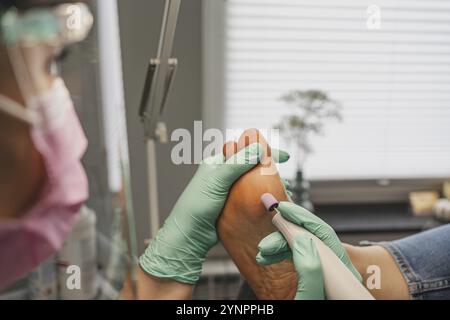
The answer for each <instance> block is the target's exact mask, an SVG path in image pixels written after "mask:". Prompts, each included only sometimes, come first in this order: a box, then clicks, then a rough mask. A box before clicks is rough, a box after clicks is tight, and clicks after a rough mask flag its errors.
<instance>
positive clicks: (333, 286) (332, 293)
mask: <svg viewBox="0 0 450 320" xmlns="http://www.w3.org/2000/svg"><path fill="white" fill-rule="evenodd" d="M265 195H267V194H265ZM265 195H263V196H265ZM270 196H272V195H270ZM266 197H268V196H266ZM272 198H273V199H275V198H274V197H273V196H272ZM262 200H263V203H264V205H265V206H266V208H267V209H269V210H270V211H273V210H274V211H275V212H276V214H275V216H274V217H273V218H272V223H273V224H274V225H275V226H276V227H277V228H278V230H279V231H280V232H281V233H282V234H283V236H284V238H285V239H286V241H287V243H288V244H289V246H290V247H291V249H292V248H293V247H294V241H295V237H296V236H297V235H300V234H307V235H308V236H310V237H311V239H313V241H314V244H315V245H316V248H317V251H318V253H319V256H320V262H321V264H322V272H323V281H324V286H325V292H326V296H327V299H330V300H374V297H373V296H372V295H371V294H370V293H369V291H368V290H367V289H366V288H365V287H364V286H363V285H362V284H361V283H360V282H359V280H358V279H357V278H356V277H355V276H354V275H353V273H352V272H351V271H350V270H349V269H348V268H347V267H346V266H345V265H344V263H343V262H342V261H341V260H340V259H339V258H338V257H337V256H336V255H335V254H334V252H333V251H332V250H331V249H330V248H329V247H328V246H326V245H325V244H324V243H323V242H322V241H321V240H320V239H319V238H317V237H316V236H315V235H313V234H312V233H310V232H309V231H307V230H305V229H303V228H302V227H300V226H298V225H296V224H294V223H292V222H290V221H287V220H286V219H284V218H283V216H282V215H281V214H280V212H279V211H278V210H277V209H276V204H277V203H278V202H276V203H275V205H274V203H272V204H270V201H268V200H267V198H266V199H263V198H262ZM275 201H276V199H275Z"/></svg>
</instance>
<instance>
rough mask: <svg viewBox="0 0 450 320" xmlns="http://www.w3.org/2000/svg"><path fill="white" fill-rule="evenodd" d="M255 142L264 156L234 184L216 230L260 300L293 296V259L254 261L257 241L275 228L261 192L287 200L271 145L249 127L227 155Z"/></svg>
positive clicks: (231, 143) (228, 148) (225, 148)
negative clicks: (272, 156) (269, 263)
mask: <svg viewBox="0 0 450 320" xmlns="http://www.w3.org/2000/svg"><path fill="white" fill-rule="evenodd" d="M254 142H259V143H260V144H261V145H262V146H263V147H264V149H265V157H264V159H263V160H262V161H261V164H259V165H258V166H257V167H255V168H254V169H253V170H251V171H249V172H248V173H246V174H245V175H243V176H242V177H241V178H240V179H239V180H238V181H237V182H236V183H235V184H234V185H233V187H232V189H231V191H230V194H229V196H228V199H227V202H226V204H225V207H224V209H223V211H222V214H221V216H220V218H219V220H218V223H217V230H218V234H219V238H220V240H221V241H222V244H223V246H224V247H225V249H226V250H227V251H228V253H229V254H230V256H231V258H232V259H233V261H234V262H235V264H236V265H237V267H238V268H239V271H240V272H241V274H242V275H243V276H244V278H245V279H246V280H247V282H248V283H249V285H250V287H251V288H252V289H253V291H254V293H255V294H256V296H257V297H258V299H276V300H278V299H293V298H294V296H295V293H296V290H297V274H296V272H295V270H294V266H293V264H292V261H288V260H285V261H282V262H280V263H277V264H274V265H271V266H261V265H259V264H258V263H257V262H256V260H255V257H256V254H257V253H258V243H259V242H260V241H261V240H262V239H263V238H264V237H265V236H267V235H268V234H270V233H271V232H273V231H275V230H276V229H275V227H274V226H273V225H272V221H271V215H270V214H269V213H268V212H267V211H266V209H265V208H264V206H263V205H262V204H261V201H260V197H261V195H262V194H263V193H265V192H270V193H272V194H273V195H274V196H275V197H276V198H277V199H278V200H280V201H287V200H288V196H287V195H286V191H285V189H284V186H283V184H282V182H281V180H280V176H279V175H278V172H277V171H276V167H275V165H274V163H273V161H272V159H271V158H270V154H271V151H270V147H269V146H268V144H267V142H266V140H265V139H264V137H263V136H262V135H261V134H260V133H259V132H258V131H257V130H256V129H250V130H247V131H245V132H244V133H243V134H242V136H241V137H240V138H239V140H238V142H237V143H235V142H228V143H227V144H226V145H225V146H224V154H225V155H226V157H227V158H229V157H230V156H231V155H232V154H234V153H235V152H237V151H238V150H241V149H242V148H244V147H245V146H247V145H249V144H251V143H254Z"/></svg>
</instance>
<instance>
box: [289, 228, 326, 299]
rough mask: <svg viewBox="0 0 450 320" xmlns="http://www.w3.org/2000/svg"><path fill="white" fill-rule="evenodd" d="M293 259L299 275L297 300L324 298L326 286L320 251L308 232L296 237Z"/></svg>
mask: <svg viewBox="0 0 450 320" xmlns="http://www.w3.org/2000/svg"><path fill="white" fill-rule="evenodd" d="M292 260H293V261H294V266H295V271H297V275H298V284H297V294H296V295H295V300H324V299H325V287H324V283H323V274H322V265H321V263H320V257H319V253H318V252H317V248H316V245H315V244H314V241H313V240H312V238H311V237H310V236H308V235H307V234H302V235H298V236H297V237H295V240H294V248H292Z"/></svg>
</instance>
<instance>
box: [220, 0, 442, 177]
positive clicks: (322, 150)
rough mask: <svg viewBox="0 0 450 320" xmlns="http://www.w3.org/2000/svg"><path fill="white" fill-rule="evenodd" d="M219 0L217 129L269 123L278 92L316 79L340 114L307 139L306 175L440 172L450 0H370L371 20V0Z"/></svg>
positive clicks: (310, 85) (288, 170) (278, 104)
mask: <svg viewBox="0 0 450 320" xmlns="http://www.w3.org/2000/svg"><path fill="white" fill-rule="evenodd" d="M224 3H225V5H224V8H225V12H224V15H225V23H224V27H225V31H224V33H223V34H224V53H223V60H224V61H222V62H223V63H224V69H223V70H224V81H225V85H224V93H223V96H224V100H225V101H224V119H223V122H224V126H225V128H230V129H235V128H248V127H256V128H261V129H267V128H272V127H273V126H274V125H275V124H276V123H277V122H279V120H280V119H281V117H282V116H283V115H286V114H290V111H292V109H290V108H288V107H287V105H286V103H285V102H283V101H281V100H280V97H281V96H282V95H283V94H285V93H287V92H289V91H291V90H308V89H317V90H321V91H324V92H326V93H327V94H328V95H329V96H330V97H331V98H332V99H335V100H337V101H339V102H340V104H341V105H342V116H343V121H342V122H340V123H330V124H328V125H326V127H325V134H324V135H323V136H319V137H315V138H314V139H312V145H313V148H314V152H313V153H312V154H311V155H310V157H309V158H308V160H307V162H306V164H305V168H304V171H305V175H306V176H307V178H309V179H317V180H320V179H331V180H333V179H359V178H361V179H366V178H375V179H381V178H409V177H414V178H418V177H442V176H450V2H448V1H441V0H379V1H377V2H376V5H377V6H378V8H379V9H380V11H379V12H380V15H379V17H380V29H369V28H368V27H367V19H368V18H369V15H368V13H367V8H368V7H369V6H370V5H371V4H372V3H373V2H372V1H366V0H340V1H335V0H315V1H306V0H227V1H225V2H224ZM221 56H222V55H221ZM222 62H221V63H222ZM282 146H284V147H286V148H288V149H290V150H291V151H293V148H292V146H289V145H286V144H285V143H283V142H282ZM292 156H293V158H294V161H290V162H291V164H290V165H286V166H285V165H283V166H281V167H280V169H281V171H282V173H283V175H285V176H291V175H293V174H294V171H295V166H294V163H295V157H296V156H297V155H296V154H295V152H293V155H292Z"/></svg>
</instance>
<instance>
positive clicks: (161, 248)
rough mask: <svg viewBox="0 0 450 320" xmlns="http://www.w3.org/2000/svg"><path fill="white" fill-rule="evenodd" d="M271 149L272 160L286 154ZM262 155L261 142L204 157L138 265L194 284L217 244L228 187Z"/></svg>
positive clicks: (284, 156)
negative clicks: (226, 153)
mask: <svg viewBox="0 0 450 320" xmlns="http://www.w3.org/2000/svg"><path fill="white" fill-rule="evenodd" d="M272 151H273V152H272V158H273V160H274V161H275V162H279V163H281V162H285V161H287V160H288V159H289V154H288V153H287V152H284V151H278V150H272ZM263 154H264V150H263V147H262V146H261V145H260V144H259V143H254V144H251V145H249V146H247V147H246V148H244V149H242V150H240V151H239V152H237V153H236V154H235V155H233V156H232V157H231V158H230V159H228V160H225V157H224V155H222V154H219V155H217V156H214V157H211V158H207V159H205V160H204V161H203V163H202V164H201V165H200V166H199V168H198V170H197V172H196V173H195V175H194V177H193V178H192V180H191V181H190V182H189V184H188V186H187V187H186V189H185V190H184V192H183V193H182V195H181V196H180V198H179V199H178V201H177V203H176V204H175V207H174V208H173V209H172V212H171V213H170V215H169V217H168V218H167V220H166V221H165V222H164V225H163V226H162V228H161V229H160V230H159V231H158V233H157V235H156V237H155V238H154V239H153V240H152V241H151V243H150V245H149V246H148V247H147V249H146V250H145V253H144V254H143V255H142V256H141V257H140V259H139V262H140V266H141V267H142V269H143V270H144V271H145V272H147V273H149V274H151V275H153V276H155V277H159V278H170V279H174V280H176V281H179V282H183V283H188V284H194V283H195V282H196V281H197V280H198V278H199V276H200V273H201V270H202V265H203V261H204V260H205V256H206V254H207V252H208V251H209V249H211V247H213V246H214V245H215V244H216V243H217V240H218V238H217V233H216V220H217V218H218V216H219V214H220V212H221V211H222V208H223V206H224V204H225V201H226V199H227V196H228V191H229V189H230V188H231V186H232V185H233V183H234V182H235V181H236V180H237V179H238V178H239V177H240V176H241V175H242V174H244V173H245V172H247V171H249V170H250V169H252V168H253V167H254V166H256V164H257V163H258V162H259V160H260V159H261V158H262V156H263Z"/></svg>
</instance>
